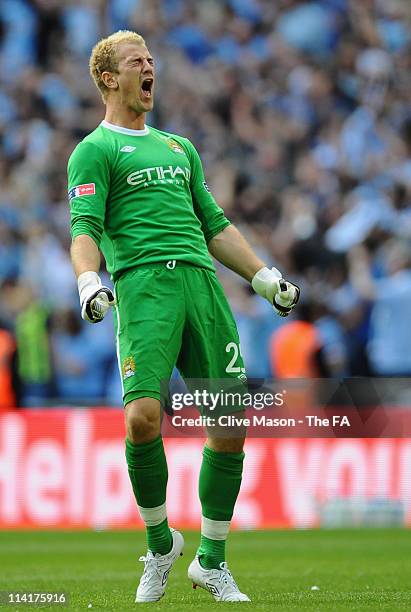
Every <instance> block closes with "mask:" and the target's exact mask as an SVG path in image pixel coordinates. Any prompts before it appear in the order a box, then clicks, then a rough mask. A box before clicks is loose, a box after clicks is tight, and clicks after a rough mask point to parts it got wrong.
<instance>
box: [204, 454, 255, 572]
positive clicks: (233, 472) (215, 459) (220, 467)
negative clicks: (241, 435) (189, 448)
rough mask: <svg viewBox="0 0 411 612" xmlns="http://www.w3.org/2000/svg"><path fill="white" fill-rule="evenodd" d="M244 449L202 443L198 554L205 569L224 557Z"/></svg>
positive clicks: (240, 474)
mask: <svg viewBox="0 0 411 612" xmlns="http://www.w3.org/2000/svg"><path fill="white" fill-rule="evenodd" d="M243 461H244V453H217V452H216V451H214V450H212V449H211V448H208V447H207V446H205V447H204V450H203V462H202V465H201V471H200V483H199V492H200V501H201V507H202V515H203V516H202V521H201V541H200V547H199V549H198V551H197V554H198V556H199V558H200V564H201V565H202V567H204V568H205V569H212V568H219V567H220V563H221V562H223V561H225V542H226V539H227V535H228V531H229V529H230V521H231V517H232V516H233V512H234V506H235V502H236V500H237V496H238V493H239V491H240V485H241V477H242V473H243Z"/></svg>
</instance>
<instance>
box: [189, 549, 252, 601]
mask: <svg viewBox="0 0 411 612" xmlns="http://www.w3.org/2000/svg"><path fill="white" fill-rule="evenodd" d="M188 577H189V578H190V580H192V582H193V589H195V588H197V587H198V586H199V587H201V588H202V589H205V590H206V591H209V592H210V593H211V594H212V595H213V597H214V599H215V600H216V601H251V600H250V599H249V598H248V597H247V595H245V594H244V593H241V591H240V589H239V588H238V586H237V585H236V583H235V580H234V578H233V577H232V575H231V572H230V570H229V569H228V567H227V563H226V562H225V561H224V562H223V563H220V569H204V567H201V565H200V561H199V560H198V556H196V558H195V559H194V561H192V562H191V564H190V567H189V568H188Z"/></svg>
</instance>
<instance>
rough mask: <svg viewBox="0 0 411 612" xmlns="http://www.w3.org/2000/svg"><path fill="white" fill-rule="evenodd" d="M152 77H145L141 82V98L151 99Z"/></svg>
mask: <svg viewBox="0 0 411 612" xmlns="http://www.w3.org/2000/svg"><path fill="white" fill-rule="evenodd" d="M153 84H154V79H153V77H146V78H145V79H144V80H143V82H142V83H141V97H142V99H143V100H151V98H152V94H153Z"/></svg>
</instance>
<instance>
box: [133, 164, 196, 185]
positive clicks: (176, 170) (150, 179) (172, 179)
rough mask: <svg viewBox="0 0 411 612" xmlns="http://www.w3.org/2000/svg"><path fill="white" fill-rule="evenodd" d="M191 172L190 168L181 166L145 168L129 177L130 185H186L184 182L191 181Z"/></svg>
mask: <svg viewBox="0 0 411 612" xmlns="http://www.w3.org/2000/svg"><path fill="white" fill-rule="evenodd" d="M190 176H191V172H190V170H189V168H181V167H180V166H153V167H152V168H144V169H143V170H138V171H137V172H132V173H131V174H129V175H128V177H127V183H128V184H129V185H144V186H147V187H148V185H149V184H150V185H157V183H162V184H165V183H174V184H177V185H182V184H184V181H187V182H188V181H189V180H190Z"/></svg>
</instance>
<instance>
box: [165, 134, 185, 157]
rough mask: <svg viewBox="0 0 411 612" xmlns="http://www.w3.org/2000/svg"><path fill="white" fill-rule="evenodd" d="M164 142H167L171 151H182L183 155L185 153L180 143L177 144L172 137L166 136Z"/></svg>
mask: <svg viewBox="0 0 411 612" xmlns="http://www.w3.org/2000/svg"><path fill="white" fill-rule="evenodd" d="M166 142H167V144H168V146H169V147H170V149H171V150H172V151H174V153H182V154H183V155H185V151H184V149H183V147H182V146H181V145H179V144H178V142H176V141H175V140H173V139H172V138H167V141H166Z"/></svg>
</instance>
